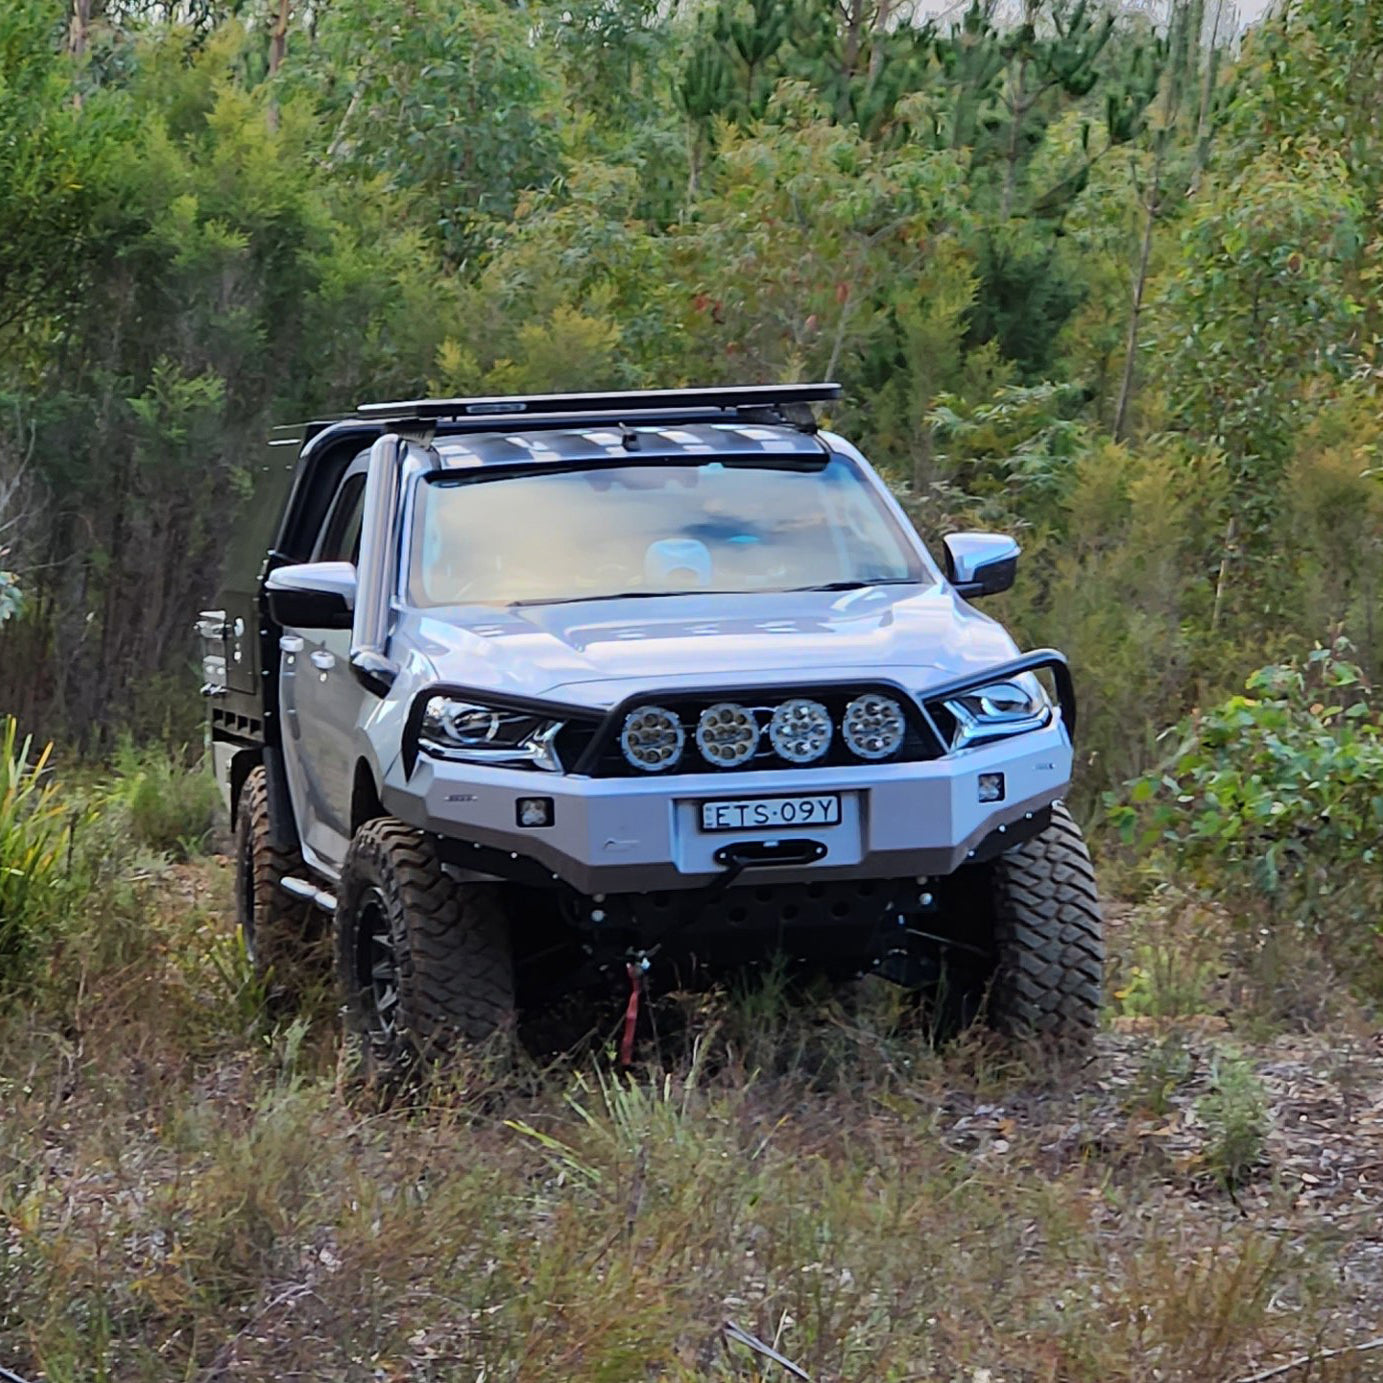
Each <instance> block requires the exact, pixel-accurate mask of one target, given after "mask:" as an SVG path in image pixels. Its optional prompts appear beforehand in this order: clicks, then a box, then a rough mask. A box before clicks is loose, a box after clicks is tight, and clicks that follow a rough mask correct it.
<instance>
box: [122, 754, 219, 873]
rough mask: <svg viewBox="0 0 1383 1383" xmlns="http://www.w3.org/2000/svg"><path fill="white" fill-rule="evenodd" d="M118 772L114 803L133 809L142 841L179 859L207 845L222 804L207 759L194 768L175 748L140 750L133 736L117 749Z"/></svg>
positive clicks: (134, 828) (132, 822)
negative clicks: (132, 740)
mask: <svg viewBox="0 0 1383 1383" xmlns="http://www.w3.org/2000/svg"><path fill="white" fill-rule="evenodd" d="M115 770H116V775H117V776H116V780H115V782H114V784H113V785H112V787H111V789H110V793H109V801H110V802H112V803H115V804H118V805H119V806H121V807H123V809H124V811H125V812H126V813H127V815H128V819H129V827H130V835H131V837H132V839H133V840H134V842H135V843H136V844H138V845H141V846H144V847H145V848H146V849H149V850H153V851H156V852H158V853H159V854H163V855H172V856H174V857H175V858H179V859H183V858H186V857H188V856H189V855H195V854H198V853H199V852H200V851H201V850H203V849H205V847H206V845H207V842H208V841H209V840H210V838H211V833H212V831H213V829H214V828H215V824H216V818H217V814H218V811H219V808H220V799H219V797H218V795H217V791H216V783H215V781H214V780H213V778H212V776H211V774H210V772H209V771H208V769H207V766H206V761H205V760H202V761H200V762H198V763H197V764H194V765H192V766H190V767H189V766H188V764H187V762H186V759H185V756H183V755H181V754H178V753H177V752H175V751H173V750H170V749H168V748H166V747H163V746H148V747H145V748H140V749H136V748H135V747H134V745H133V744H132V743H131V742H130V741H128V740H127V741H126V742H125V743H123V744H122V745H121V746H120V748H119V750H118V751H117V753H116V756H115Z"/></svg>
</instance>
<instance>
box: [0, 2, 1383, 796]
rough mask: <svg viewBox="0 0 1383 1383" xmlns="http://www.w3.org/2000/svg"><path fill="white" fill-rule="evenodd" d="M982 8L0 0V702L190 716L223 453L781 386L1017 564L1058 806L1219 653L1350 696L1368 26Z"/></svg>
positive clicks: (245, 481)
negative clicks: (421, 396) (1071, 667)
mask: <svg viewBox="0 0 1383 1383" xmlns="http://www.w3.org/2000/svg"><path fill="white" fill-rule="evenodd" d="M285 14H286V15H287V16H288V24H287V27H286V29H284V28H282V26H281V22H280V21H281V20H282V18H283V16H284V15H285ZM1022 14H1023V17H1024V19H1025V21H1026V22H1022V23H1017V24H1015V23H1013V22H1012V19H1013V16H1012V15H1011V14H1010V15H1008V17H1007V18H1005V17H1004V16H1002V15H999V14H996V13H995V7H994V6H993V5H992V4H990V3H985V0H980V2H979V3H975V4H973V5H971V6H970V7H969V8H968V9H965V10H963V11H957V10H954V9H953V10H952V11H951V12H949V17H947V18H946V19H945V20H944V21H940V22H931V21H924V20H923V19H922V18H917V17H911V18H910V17H909V15H908V13H907V11H906V10H905V9H900V8H899V7H898V6H896V5H893V4H888V3H883V2H882V0H880V2H879V3H870V0H852V3H850V4H848V5H844V6H841V5H837V4H834V3H827V2H826V0H794V3H792V4H786V5H779V4H768V3H759V0H707V3H701V4H691V3H684V4H678V5H672V6H668V5H658V4H655V3H652V0H580V2H579V3H575V4H557V3H548V0H537V3H532V4H529V5H526V6H516V5H510V4H506V3H501V0H475V3H468V4H466V5H464V6H463V5H458V4H455V3H453V0H411V3H409V4H408V5H406V6H401V5H394V4H383V3H380V0H332V3H330V4H327V5H313V6H306V5H287V6H283V5H281V4H280V3H278V0H275V2H274V3H273V4H269V3H267V0H200V2H199V3H197V4H193V5H176V6H170V5H164V4H154V3H140V2H139V0H81V3H77V4H74V5H73V6H71V7H68V6H66V5H65V4H64V3H63V0H11V2H10V3H8V4H6V5H5V6H4V7H3V12H0V243H3V244H4V246H5V253H4V255H3V257H2V258H0V542H2V543H3V544H4V545H5V547H6V548H7V549H8V551H7V553H5V554H4V559H3V562H0V566H3V567H4V568H5V572H6V573H13V575H8V574H5V575H0V619H4V617H5V616H8V617H9V618H8V619H5V620H4V624H5V628H4V634H3V636H2V638H0V704H3V705H4V706H6V708H7V709H9V710H11V711H14V712H16V713H17V714H18V715H19V716H20V719H21V721H22V723H24V724H25V725H26V726H28V727H32V728H35V729H38V730H41V731H44V732H50V733H56V734H60V735H62V736H64V737H65V738H68V739H75V740H81V741H84V742H86V743H88V744H91V743H93V742H94V743H101V742H103V741H104V742H110V741H112V740H113V739H114V737H115V736H116V735H117V734H118V733H119V732H120V731H121V730H125V729H128V730H132V731H133V732H134V733H135V734H136V735H137V736H147V735H149V734H151V733H159V732H163V731H166V730H168V729H170V728H171V729H173V730H174V731H178V732H182V733H187V732H188V731H189V730H190V728H191V727H192V726H193V725H195V720H196V715H197V708H196V706H195V704H194V703H195V698H193V697H191V696H190V695H189V694H188V692H189V690H190V689H191V687H192V686H193V679H192V677H191V675H190V673H189V671H188V665H189V661H190V655H191V651H192V650H191V647H190V644H191V640H190V637H189V632H188V631H189V628H190V619H191V617H192V615H193V613H194V612H195V611H196V609H197V608H198V605H199V602H203V601H204V600H205V599H206V598H207V597H209V596H210V595H211V594H212V593H213V592H214V590H215V588H216V586H217V583H218V580H219V576H220V567H221V564H222V561H223V557H224V548H225V542H226V536H227V532H228V529H229V528H230V527H231V520H232V519H233V517H234V516H235V514H236V513H237V512H239V511H240V510H241V509H242V508H243V506H244V505H245V504H246V503H247V502H252V501H251V496H252V491H253V474H254V470H253V466H254V461H253V457H254V455H255V452H254V448H255V446H256V443H257V442H258V440H259V439H260V438H261V437H262V436H263V434H264V432H265V430H266V428H267V426H268V424H269V423H270V421H271V420H272V419H277V418H285V417H301V416H303V415H304V414H308V413H313V412H323V411H330V410H337V409H342V408H345V407H349V406H350V405H352V404H353V403H354V402H355V401H356V400H358V399H359V398H361V397H364V396H369V395H374V396H386V395H391V394H409V393H413V392H415V391H418V390H422V389H445V390H471V389H481V390H487V391H488V390H509V389H513V390H521V389H538V388H565V387H597V386H602V385H610V386H613V385H624V386H637V385H651V384H661V385H673V384H680V383H693V382H716V381H724V380H770V381H771V380H776V379H798V378H812V377H820V376H835V377H838V378H839V379H841V380H842V381H843V382H844V383H845V385H846V388H847V400H846V402H845V403H844V404H843V405H842V406H841V407H840V408H839V409H838V410H837V412H836V416H835V417H834V419H833V420H832V421H833V422H835V423H836V424H837V425H839V426H840V427H841V428H842V430H845V431H847V432H848V433H849V434H850V435H852V436H854V437H856V438H858V439H859V440H860V441H861V442H862V444H863V445H864V447H865V449H866V451H867V452H868V453H869V454H870V455H871V457H872V458H873V459H875V460H876V461H877V462H878V464H880V465H881V466H882V467H883V468H884V469H885V470H886V472H887V473H888V474H889V476H890V477H891V479H892V480H893V481H894V482H895V483H896V484H897V486H898V487H899V489H900V491H901V492H902V494H903V495H904V498H905V501H906V503H907V504H908V505H909V507H910V509H911V511H912V512H913V513H914V514H915V516H916V518H917V521H918V523H919V525H920V526H921V527H922V529H923V530H924V532H926V533H927V534H928V535H930V536H933V537H934V536H936V535H937V534H939V533H940V532H942V531H943V530H944V529H945V528H947V527H948V526H952V525H956V524H961V523H975V524H983V525H985V526H992V527H1003V528H1009V529H1012V530H1015V531H1017V532H1018V533H1019V534H1020V536H1021V538H1022V541H1023V543H1024V546H1025V549H1026V552H1027V556H1026V559H1025V570H1024V574H1023V578H1022V580H1021V582H1020V588H1019V590H1018V591H1017V592H1016V593H1015V594H1014V595H1012V596H1010V597H1006V598H1005V601H1004V602H1003V603H1002V604H998V606H997V608H996V613H998V614H1000V615H1001V617H1003V618H1005V619H1006V620H1008V621H1010V622H1011V623H1012V624H1013V625H1014V626H1016V627H1017V629H1018V630H1019V631H1020V633H1021V635H1022V636H1023V637H1024V638H1026V639H1028V640H1030V641H1032V642H1034V643H1036V642H1043V643H1047V642H1050V643H1055V644H1058V645H1061V646H1062V647H1065V648H1066V649H1068V650H1069V651H1070V653H1071V655H1072V657H1073V660H1074V662H1075V664H1076V671H1077V676H1078V681H1079V685H1080V686H1081V688H1082V690H1083V700H1084V724H1085V726H1086V727H1087V730H1086V732H1085V734H1084V737H1083V738H1084V750H1085V762H1084V765H1083V770H1082V772H1083V785H1084V789H1085V791H1086V792H1093V791H1096V790H1099V789H1101V788H1105V787H1107V786H1109V785H1111V784H1115V783H1118V782H1121V781H1123V780H1125V779H1127V778H1129V777H1131V776H1134V775H1136V774H1138V773H1140V772H1142V771H1144V770H1145V769H1146V768H1147V767H1148V766H1149V764H1151V763H1152V762H1153V761H1154V760H1155V757H1156V755H1157V752H1158V751H1157V746H1156V734H1157V731H1158V729H1159V728H1160V727H1161V726H1163V725H1166V724H1169V723H1172V722H1174V721H1175V720H1177V719H1178V718H1179V717H1180V716H1182V715H1184V714H1186V713H1187V711H1188V710H1189V709H1190V708H1191V707H1192V706H1194V705H1196V704H1200V703H1203V702H1206V701H1208V700H1211V699H1214V698H1217V697H1221V696H1225V695H1229V694H1231V693H1232V692H1233V691H1234V690H1236V689H1237V688H1238V687H1239V686H1241V685H1242V682H1243V679H1244V677H1245V675H1246V674H1247V673H1248V672H1249V671H1250V670H1251V669H1252V668H1254V667H1256V666H1259V665H1260V664H1262V663H1264V662H1265V661H1270V660H1274V659H1286V658H1290V657H1291V656H1294V655H1295V654H1298V653H1300V652H1301V651H1303V650H1306V649H1309V648H1310V647H1312V646H1313V645H1314V644H1315V643H1316V642H1317V641H1318V640H1322V639H1326V640H1328V639H1329V638H1332V637H1333V636H1334V634H1335V633H1343V634H1345V635H1347V636H1348V637H1349V638H1350V639H1351V641H1352V642H1353V644H1354V646H1355V648H1356V650H1357V654H1356V658H1357V661H1358V663H1359V665H1360V667H1361V669H1362V675H1364V676H1368V677H1372V676H1375V675H1376V674H1377V673H1378V671H1379V669H1380V665H1381V664H1383V648H1381V647H1380V643H1379V635H1378V631H1377V629H1376V623H1377V616H1376V608H1377V601H1378V591H1379V583H1380V575H1381V574H1383V490H1381V489H1380V486H1379V481H1378V477H1377V458H1376V455H1375V451H1376V447H1377V444H1378V439H1379V435H1380V428H1379V423H1378V410H1377V398H1376V393H1377V377H1376V373H1375V360H1374V344H1373V343H1374V341H1375V338H1376V335H1377V332H1378V329H1379V326H1380V323H1379V321H1378V317H1379V311H1378V306H1377V302H1376V293H1375V280H1376V276H1377V272H1378V271H1377V267H1376V264H1377V255H1376V249H1377V246H1378V244H1379V243H1380V231H1383V222H1381V221H1380V217H1379V211H1378V199H1379V191H1380V188H1379V185H1378V183H1379V173H1378V169H1379V168H1380V167H1383V148H1380V147H1379V146H1380V143H1383V134H1380V131H1379V127H1378V125H1377V122H1376V121H1375V120H1374V119H1373V118H1372V116H1371V115H1370V114H1369V112H1371V111H1372V110H1373V109H1375V108H1376V105H1377V101H1378V98H1379V97H1380V96H1383V27H1380V23H1379V18H1378V14H1377V13H1376V7H1375V6H1372V5H1370V4H1368V3H1366V0H1298V3H1295V4H1292V5H1289V6H1288V7H1287V8H1286V9H1285V11H1284V12H1283V13H1281V14H1279V15H1278V16H1277V17H1275V18H1272V19H1270V20H1269V21H1266V22H1265V23H1264V24H1262V25H1260V26H1259V27H1258V28H1257V29H1255V30H1252V31H1250V32H1249V33H1248V34H1247V35H1246V36H1242V38H1239V37H1236V36H1235V35H1234V34H1233V33H1232V32H1231V24H1230V19H1229V7H1228V6H1227V5H1224V4H1222V3H1220V0H1171V3H1170V4H1169V6H1168V7H1167V8H1166V10H1165V12H1164V13H1163V15H1162V20H1161V22H1160V23H1159V24H1158V25H1152V24H1150V23H1149V20H1148V18H1147V14H1146V13H1145V12H1143V11H1142V10H1139V11H1137V12H1135V11H1132V10H1130V11H1128V12H1123V11H1119V10H1117V9H1113V8H1105V7H1102V6H1100V5H1099V4H1096V3H1088V2H1087V0H1025V3H1024V5H1023V6H1022ZM19 591H22V592H23V600H22V602H21V601H20V600H19V598H18V592H19ZM996 604H997V603H996Z"/></svg>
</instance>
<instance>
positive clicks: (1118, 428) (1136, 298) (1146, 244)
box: [1114, 139, 1166, 442]
mask: <svg viewBox="0 0 1383 1383" xmlns="http://www.w3.org/2000/svg"><path fill="white" fill-rule="evenodd" d="M1165 149H1166V140H1165V139H1162V140H1159V141H1158V145H1157V157H1156V159H1154V160H1153V174H1152V186H1151V187H1150V188H1149V189H1148V196H1147V199H1146V200H1145V202H1144V204H1143V244H1142V246H1141V247H1140V249H1139V251H1138V267H1137V269H1135V270H1134V274H1133V299H1132V302H1131V303H1130V304H1129V315H1128V336H1127V339H1126V340H1125V343H1124V373H1123V378H1122V379H1121V380H1120V381H1119V403H1118V406H1117V407H1116V408H1115V410H1114V440H1115V441H1116V442H1122V441H1123V440H1124V436H1125V434H1126V432H1127V429H1128V415H1129V408H1130V406H1131V405H1132V402H1133V379H1134V374H1135V372H1136V370H1137V360H1138V331H1139V328H1140V326H1141V325H1142V321H1143V294H1144V293H1145V292H1146V291H1147V286H1148V262H1149V260H1151V258H1152V242H1153V227H1154V226H1156V224H1157V215H1158V212H1159V210H1160V209H1161V202H1162V158H1163V153H1164V151H1165Z"/></svg>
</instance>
